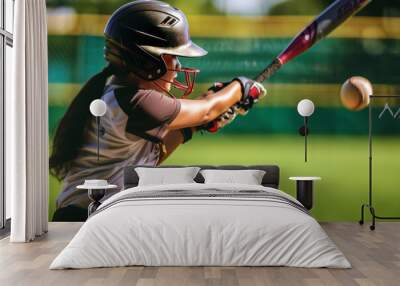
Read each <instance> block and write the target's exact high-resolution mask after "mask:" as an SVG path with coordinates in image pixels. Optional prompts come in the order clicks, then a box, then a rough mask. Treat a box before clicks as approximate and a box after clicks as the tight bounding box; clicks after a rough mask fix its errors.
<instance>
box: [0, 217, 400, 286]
mask: <svg viewBox="0 0 400 286" xmlns="http://www.w3.org/2000/svg"><path fill="white" fill-rule="evenodd" d="M80 226H81V224H80V223H50V227H49V233H48V234H47V235H45V236H44V237H42V238H40V239H38V240H35V241H34V242H32V243H26V244H24V243H22V244H16V243H14V244H10V243H9V241H8V238H5V239H3V240H1V241H0V285H1V286H9V285H10V286H17V285H29V286H34V285H40V286H42V285H52V286H61V285H68V286H86V285H96V286H97V285H137V286H139V285H140V286H153V285H166V286H179V285H227V286H234V285H246V286H247V285H249V286H250V285H251V286H253V285H254V286H261V285H274V286H275V285H290V286H292V285H296V286H297V285H329V286H330V285H346V286H351V285H382V286H390V285H400V222H398V223H389V222H380V223H378V225H377V229H376V230H375V231H374V232H373V231H370V230H369V228H368V226H367V225H364V226H359V225H358V224H356V223H323V224H322V226H323V228H324V229H325V230H326V231H327V233H328V234H329V236H330V237H331V238H332V240H333V241H335V242H336V244H337V245H338V246H339V248H340V249H341V250H342V251H343V252H344V254H345V255H346V257H347V258H348V259H349V260H350V262H351V263H352V265H353V268H352V269H348V270H343V269H305V268H289V267H122V268H101V269H86V270H48V267H49V265H50V263H51V261H52V260H53V259H54V258H55V256H56V255H57V254H58V253H59V252H60V251H61V250H62V248H63V247H64V246H65V245H66V244H67V243H68V241H69V240H70V239H71V238H72V236H73V235H74V234H75V233H76V231H77V230H78V229H79V227H80Z"/></svg>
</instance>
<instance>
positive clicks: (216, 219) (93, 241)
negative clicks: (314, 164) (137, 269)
mask: <svg viewBox="0 0 400 286" xmlns="http://www.w3.org/2000/svg"><path fill="white" fill-rule="evenodd" d="M174 190H177V192H176V194H177V195H174V196H172V197H162V196H161V197H149V198H146V197H139V198H137V197H135V196H137V195H138V194H140V195H142V194H143V195H146V193H145V192H148V193H152V194H154V193H155V192H156V193H157V192H159V193H160V194H163V192H168V191H174ZM185 191H189V194H190V192H198V193H201V194H207V193H208V192H210V193H215V192H227V191H228V192H231V193H235V192H237V193H241V196H240V197H237V196H235V195H232V196H230V195H229V196H226V197H219V196H207V195H205V196H201V197H196V196H190V195H189V196H188V195H185V196H183V195H182V197H180V196H179V192H182V194H183V193H184V192H185ZM252 191H258V192H259V193H260V192H265V194H266V195H267V196H268V198H263V197H262V196H261V197H253V196H251V194H252ZM138 192H141V193H138ZM247 192H248V194H249V196H248V197H246V196H247V195H246V193H247ZM243 193H244V194H243ZM262 194H263V193H262ZM132 197H133V198H132ZM269 197H270V198H269ZM279 198H282V199H279ZM285 201H287V202H285ZM288 202H293V203H292V204H290V203H288ZM295 204H297V205H299V203H298V202H297V201H296V200H295V199H293V198H292V197H291V196H289V195H287V194H285V193H283V192H281V191H279V190H276V189H272V188H267V187H262V186H254V185H237V184H236V185H231V184H179V185H164V186H146V187H135V188H131V189H128V190H125V191H122V192H120V193H118V194H116V195H114V196H112V197H111V198H109V199H108V200H106V201H105V202H104V203H103V204H102V205H101V206H100V208H99V209H98V211H97V212H96V214H94V215H93V216H91V217H90V218H89V219H88V220H87V221H86V223H85V224H83V226H82V227H81V229H80V230H79V232H78V233H77V234H76V235H75V237H74V238H73V239H72V241H71V242H70V243H69V244H68V245H67V246H66V247H65V249H64V250H63V251H62V252H61V253H60V254H59V255H58V256H57V257H56V259H55V260H54V261H53V262H52V264H51V265H50V269H63V268H91V267H113V266H127V265H145V266H189V265H190V266H194V265H199V266H200V265H214V266H241V265H247V266H294V267H333V268H350V267H351V266H350V263H349V262H348V261H347V259H346V258H345V257H344V255H343V254H342V252H341V251H340V250H339V249H338V248H337V247H336V245H335V244H334V243H333V242H332V241H331V240H330V238H329V237H328V236H327V234H326V233H325V232H324V230H323V229H322V228H321V226H320V225H319V224H318V223H317V221H316V220H315V219H314V218H312V217H311V216H310V215H308V214H307V213H306V212H304V211H302V209H301V207H300V208H299V207H298V206H297V205H295Z"/></svg>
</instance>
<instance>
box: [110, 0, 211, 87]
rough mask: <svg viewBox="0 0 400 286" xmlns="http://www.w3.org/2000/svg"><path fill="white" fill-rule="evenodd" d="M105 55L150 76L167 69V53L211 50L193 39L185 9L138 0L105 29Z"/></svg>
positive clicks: (192, 54)
mask: <svg viewBox="0 0 400 286" xmlns="http://www.w3.org/2000/svg"><path fill="white" fill-rule="evenodd" d="M104 34H105V37H106V45H105V58H106V60H107V61H109V62H110V63H111V64H113V65H114V66H117V67H119V68H121V69H124V70H126V71H129V72H133V73H134V74H136V75H137V76H139V77H141V78H143V79H146V80H156V79H159V78H160V77H162V76H163V75H164V74H165V73H166V72H167V67H166V65H165V62H164V60H163V59H162V55H163V54H169V55H176V56H183V57H200V56H204V55H206V54H207V52H206V51H205V50H204V49H202V48H201V47H199V46H197V45H196V44H194V43H193V42H192V41H191V40H190V36H189V25H188V22H187V19H186V16H185V15H184V14H183V13H182V11H181V10H179V9H177V8H174V7H172V6H171V5H169V4H167V3H164V2H161V1H155V0H138V1H134V2H130V3H128V4H125V5H123V6H122V7H120V8H119V9H118V10H117V11H115V12H114V13H113V14H112V15H111V17H110V19H109V20H108V22H107V25H106V27H105V30H104Z"/></svg>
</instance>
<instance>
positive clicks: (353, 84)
mask: <svg viewBox="0 0 400 286" xmlns="http://www.w3.org/2000/svg"><path fill="white" fill-rule="evenodd" d="M372 94H373V90H372V85H371V83H370V81H369V80H368V79H366V78H365V77H361V76H353V77H351V78H349V79H348V80H346V81H345V83H344V84H343V85H342V88H341V90H340V99H341V101H342V104H343V105H344V106H345V107H346V108H347V109H350V110H353V111H356V110H361V109H363V108H365V107H367V106H368V104H369V96H370V95H372Z"/></svg>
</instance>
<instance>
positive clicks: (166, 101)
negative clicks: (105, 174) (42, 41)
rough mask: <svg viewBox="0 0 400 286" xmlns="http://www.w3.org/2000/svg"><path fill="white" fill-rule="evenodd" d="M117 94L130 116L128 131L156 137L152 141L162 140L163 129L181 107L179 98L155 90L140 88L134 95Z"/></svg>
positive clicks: (121, 92)
mask: <svg viewBox="0 0 400 286" xmlns="http://www.w3.org/2000/svg"><path fill="white" fill-rule="evenodd" d="M125 92H126V91H125ZM116 96H117V100H118V103H119V104H120V106H121V108H122V109H123V110H124V112H125V113H126V114H127V115H128V118H129V119H128V122H127V127H126V131H127V132H130V133H133V134H135V135H139V136H141V137H145V138H146V139H150V140H151V139H152V138H151V137H155V138H153V139H154V140H152V141H160V140H161V137H162V135H163V131H165V129H166V127H167V126H168V124H169V123H171V122H172V121H173V120H174V119H175V118H176V117H177V115H178V113H179V111H180V107H181V105H180V102H179V100H178V99H176V98H172V97H169V96H166V95H164V94H162V93H159V92H157V91H155V90H139V91H137V92H136V93H135V94H134V95H132V93H130V94H124V91H120V92H118V93H117V94H116ZM149 136H150V137H149Z"/></svg>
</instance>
